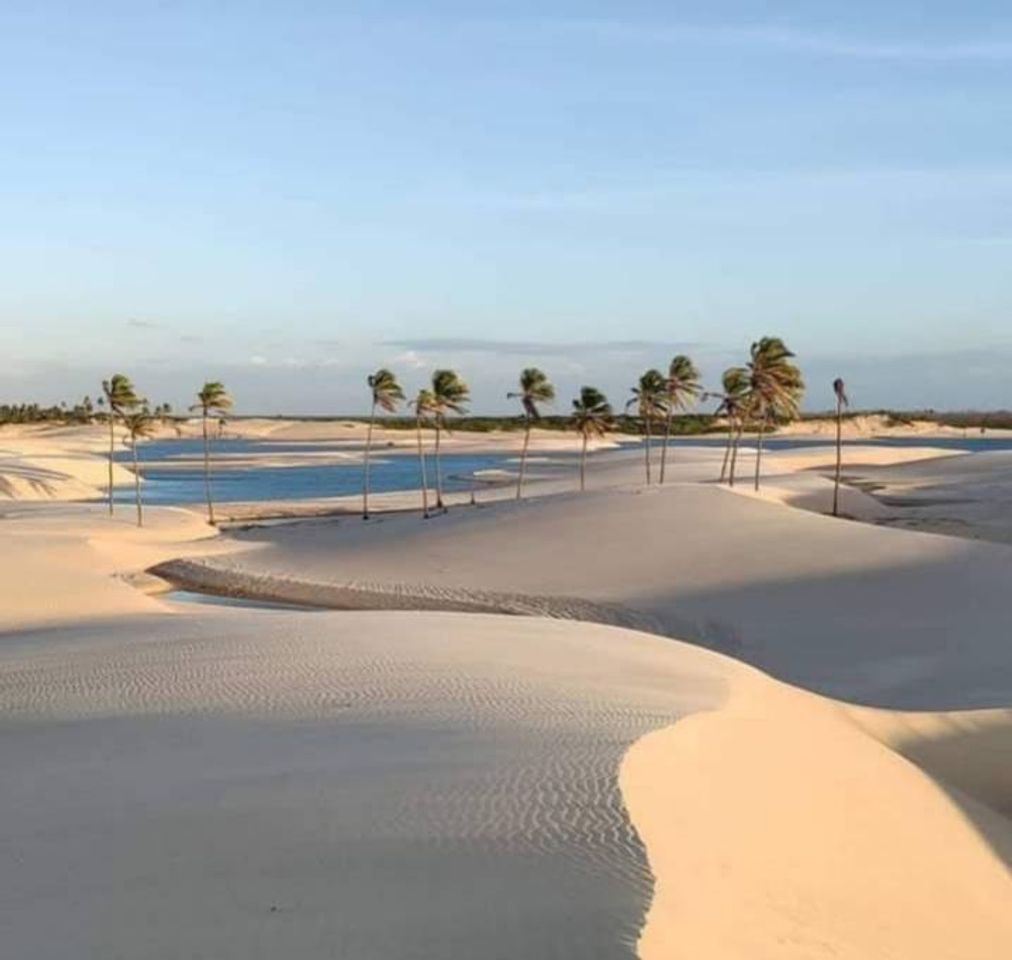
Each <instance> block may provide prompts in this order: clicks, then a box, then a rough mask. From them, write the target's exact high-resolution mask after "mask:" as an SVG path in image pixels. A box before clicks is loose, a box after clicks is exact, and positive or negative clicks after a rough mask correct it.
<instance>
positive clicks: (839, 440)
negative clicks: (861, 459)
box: [833, 396, 843, 517]
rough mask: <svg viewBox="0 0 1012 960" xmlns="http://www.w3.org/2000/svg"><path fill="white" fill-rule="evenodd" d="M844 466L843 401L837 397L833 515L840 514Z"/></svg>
mask: <svg viewBox="0 0 1012 960" xmlns="http://www.w3.org/2000/svg"><path fill="white" fill-rule="evenodd" d="M842 466H843V401H842V400H841V399H840V397H839V396H837V398H836V476H835V478H834V481H833V516H834V517H838V516H840V470H841V468H842Z"/></svg>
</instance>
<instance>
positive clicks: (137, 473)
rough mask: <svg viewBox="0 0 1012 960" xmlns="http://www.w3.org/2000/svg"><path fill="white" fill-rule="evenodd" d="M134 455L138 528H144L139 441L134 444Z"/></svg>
mask: <svg viewBox="0 0 1012 960" xmlns="http://www.w3.org/2000/svg"><path fill="white" fill-rule="evenodd" d="M133 455H134V497H135V498H136V500H137V526H138V527H143V526H144V513H143V511H142V510H141V468H140V464H138V463H137V440H136V439H134V442H133Z"/></svg>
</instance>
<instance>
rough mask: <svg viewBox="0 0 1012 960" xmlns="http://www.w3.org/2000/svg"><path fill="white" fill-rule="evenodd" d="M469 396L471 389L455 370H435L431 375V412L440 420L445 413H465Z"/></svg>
mask: <svg viewBox="0 0 1012 960" xmlns="http://www.w3.org/2000/svg"><path fill="white" fill-rule="evenodd" d="M470 398H471V391H470V389H469V388H468V386H467V384H466V383H465V382H464V381H463V380H461V379H460V376H459V375H458V373H457V371H456V370H437V371H436V372H435V373H434V374H433V375H432V401H433V412H434V413H435V415H436V416H437V417H438V418H439V419H440V420H442V419H443V418H444V417H445V416H446V414H447V413H457V414H462V413H467V407H466V406H465V404H466V403H467V401H468V400H469V399H470Z"/></svg>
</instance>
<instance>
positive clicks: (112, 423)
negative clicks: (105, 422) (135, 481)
mask: <svg viewBox="0 0 1012 960" xmlns="http://www.w3.org/2000/svg"><path fill="white" fill-rule="evenodd" d="M115 453H116V417H115V416H114V415H113V412H112V404H109V516H110V517H111V516H112V515H113V511H114V509H115V508H114V507H113V503H112V470H113V460H112V458H113V456H114V454H115Z"/></svg>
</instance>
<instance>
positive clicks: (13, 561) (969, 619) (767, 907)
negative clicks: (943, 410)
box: [0, 448, 1012, 960]
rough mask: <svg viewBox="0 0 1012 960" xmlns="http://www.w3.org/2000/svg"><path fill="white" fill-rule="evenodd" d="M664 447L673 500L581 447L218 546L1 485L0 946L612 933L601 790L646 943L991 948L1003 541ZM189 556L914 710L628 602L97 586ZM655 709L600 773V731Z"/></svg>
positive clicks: (611, 635)
mask: <svg viewBox="0 0 1012 960" xmlns="http://www.w3.org/2000/svg"><path fill="white" fill-rule="evenodd" d="M960 459H970V458H960ZM675 460H676V465H675V466H673V467H672V475H673V476H674V477H675V478H676V479H677V480H678V481H679V482H678V483H675V484H672V485H671V486H670V487H669V488H666V489H664V490H657V489H654V490H650V491H642V490H641V489H640V488H639V486H638V471H639V465H638V459H637V458H635V457H634V456H633V455H632V453H630V455H628V456H626V455H618V456H616V458H615V459H614V461H611V462H608V463H605V462H604V461H601V463H599V464H595V465H594V466H595V471H594V483H595V485H596V491H597V492H595V493H593V494H589V495H587V496H585V497H578V496H574V495H557V496H551V497H545V498H544V499H538V500H532V501H530V502H525V503H522V504H519V505H516V504H509V503H503V504H500V505H495V506H487V507H483V508H480V509H478V510H466V509H463V508H460V509H457V510H455V511H453V512H452V513H451V514H450V515H449V516H447V517H441V518H438V519H436V520H433V521H429V522H427V523H425V522H422V521H421V520H419V519H417V518H415V517H397V518H391V517H385V518H382V519H381V520H378V521H375V522H370V523H368V524H364V523H362V522H361V521H359V520H354V521H352V520H343V521H339V522H333V521H331V522H325V523H308V524H303V525H300V526H297V527H291V528H276V529H272V530H265V531H257V532H253V533H251V534H248V535H246V536H245V538H244V541H243V542H242V543H241V544H240V545H237V544H236V543H234V542H228V541H222V540H209V539H207V537H208V535H209V533H210V531H209V529H208V528H207V527H206V526H205V525H203V524H202V523H201V522H200V521H199V519H197V518H196V517H195V516H194V515H193V514H191V513H189V512H188V511H180V510H152V511H150V518H151V519H150V521H149V524H150V525H149V527H148V528H146V529H145V530H144V531H136V530H134V529H133V528H131V527H130V526H129V525H128V523H127V522H126V518H125V517H124V519H123V520H122V521H114V522H109V521H108V520H107V519H106V518H104V517H103V516H102V514H101V507H83V506H62V507H61V506H53V505H38V506H31V505H29V506H24V507H18V508H16V509H15V511H14V515H13V516H8V517H6V518H4V519H3V520H2V521H0V589H2V591H3V592H2V594H0V628H2V629H3V630H4V631H5V632H4V634H3V636H2V637H0V769H3V770H4V776H3V778H0V824H3V843H4V849H5V850H6V851H12V852H13V857H14V862H15V863H16V864H17V865H18V867H17V869H16V870H14V871H3V873H2V874H0V929H3V930H4V936H5V939H4V943H5V944H13V949H14V955H15V956H18V957H19V958H21V957H24V958H41V957H52V956H66V955H73V956H75V957H76V956H85V957H89V956H94V957H103V958H105V957H112V956H124V957H126V956H131V957H132V956H145V957H176V956H180V955H206V956H214V957H222V958H225V957H243V958H246V957H252V956H263V957H277V956H286V957H318V956H321V955H328V954H331V953H336V955H347V956H370V955H371V956H383V957H386V956H405V957H432V958H435V957H440V958H446V957H461V958H463V957H474V956H486V955H489V944H490V943H491V944H494V947H495V949H496V950H499V951H501V952H502V955H503V956H524V957H532V958H533V957H540V956H561V957H570V956H572V957H580V958H585V957H594V956H601V957H611V956H616V957H618V956H623V957H628V956H631V955H632V950H633V946H632V945H633V943H634V941H635V940H636V938H637V934H638V932H639V931H638V926H639V922H640V920H641V918H642V916H643V913H644V912H645V910H646V908H647V905H648V900H649V898H650V893H651V883H650V876H649V874H648V873H647V871H646V861H645V860H644V851H643V849H642V847H641V846H640V843H639V840H638V838H637V836H636V834H635V833H634V832H633V831H632V830H631V828H630V826H629V823H628V820H627V819H626V816H625V812H624V807H623V802H622V801H623V800H624V805H625V807H627V808H628V811H629V813H630V814H631V816H632V819H633V823H634V824H635V826H636V829H637V830H638V831H639V836H640V837H642V838H643V840H644V841H645V843H646V858H647V859H648V860H649V864H650V867H651V868H652V871H653V874H654V875H655V877H656V887H655V889H654V891H653V894H654V896H653V901H652V904H651V905H650V912H649V922H648V925H647V927H646V929H645V931H643V934H642V937H641V939H640V940H639V951H638V952H639V954H640V956H642V957H644V958H654V957H688V958H693V960H694V958H696V957H717V958H721V957H727V958H731V957H735V958H739V957H740V958H742V960H744V958H755V957H767V956H768V957H771V958H772V957H778V958H779V957H786V958H798V960H800V958H809V957H814V956H837V957H846V958H865V957H871V958H883V960H885V958H890V960H896V958H904V960H905V958H907V957H917V958H926V960H934V958H939V960H941V958H960V960H962V958H975V960H990V958H994V960H998V958H1004V957H1007V956H1008V955H1010V953H1012V911H1009V910H1008V909H1007V905H1008V903H1009V902H1012V881H1010V879H1009V873H1008V863H1009V862H1010V861H1012V824H1010V822H1009V819H1008V811H1009V808H1010V803H1009V797H1010V792H1009V789H1010V787H1009V780H1008V776H1007V770H1008V769H1010V767H1012V765H1010V764H1009V763H1008V762H1007V758H1008V756H1009V748H1010V744H1012V739H1010V736H1009V733H1010V730H1012V722H1010V718H1009V710H1008V707H1009V705H1010V703H1012V648H1010V647H1009V645H1008V643H1007V637H1006V633H1007V626H1006V625H1007V609H1008V604H1007V597H1008V595H1009V588H1010V587H1012V582H1010V580H1012V565H1010V564H1009V563H1008V561H1009V559H1010V558H1012V557H1010V554H1009V548H1008V547H1005V546H1002V545H995V544H977V543H969V542H964V541H960V540H956V539H952V538H946V537H935V536H927V535H922V534H915V533H910V532H907V531H902V530H893V529H883V528H876V527H871V526H868V525H865V524H857V523H852V522H846V521H834V520H832V519H829V518H825V517H820V516H817V515H815V514H812V513H805V512H802V511H798V510H794V509H791V508H790V507H788V506H785V505H784V504H782V503H770V502H764V501H763V500H762V499H756V498H751V497H742V496H735V495H733V494H730V493H728V492H727V491H726V490H722V489H718V488H716V487H714V486H708V485H700V484H699V482H698V481H699V480H702V479H704V478H706V477H709V476H712V473H713V468H714V465H715V463H716V464H719V451H715V450H709V451H704V452H701V453H700V452H693V451H691V450H689V449H688V448H685V449H681V450H679V451H678V456H677V457H676V458H675ZM776 461H777V457H776V456H774V457H771V461H770V462H771V470H772V471H773V474H774V475H777V474H779V475H778V476H775V479H774V481H773V482H772V483H771V487H774V488H777V487H780V488H789V487H790V484H791V483H792V482H793V481H792V480H791V476H790V473H791V471H792V470H793V469H795V468H796V464H795V466H794V467H790V468H789V467H787V466H785V465H783V464H781V465H780V466H777V463H776ZM953 462H955V461H953ZM817 479H818V478H817ZM566 482H567V483H568V482H569V481H568V480H567V481H566ZM805 482H808V481H807V480H806V481H805ZM560 483H561V481H559V480H549V481H546V482H545V483H544V484H542V485H541V489H543V490H545V491H550V490H553V489H558V488H559V484H560ZM854 496H855V498H857V499H861V498H864V497H865V496H866V495H865V494H861V493H859V492H858V493H855V494H854ZM239 546H241V547H242V548H243V550H244V552H242V553H236V552H235V551H236V550H237V549H238V547H239ZM220 551H226V553H225V554H224V555H223V556H213V557H210V558H208V556H207V554H209V553H218V552H220ZM179 555H187V556H191V557H194V558H195V559H194V562H195V563H198V564H199V563H206V562H211V563H213V564H214V565H215V568H216V569H217V570H219V571H224V575H226V576H228V577H231V578H234V579H235V580H236V581H237V582H240V583H242V584H245V585H246V586H250V585H251V584H252V587H251V589H261V590H264V591H268V592H269V591H271V590H274V589H277V588H278V587H279V585H280V587H282V588H295V589H302V590H309V591H310V592H314V591H315V592H316V593H317V594H318V595H319V596H320V598H321V599H322V600H324V601H326V600H327V598H328V594H329V593H331V592H333V591H337V593H338V594H339V595H340V597H341V598H343V599H344V600H346V601H348V602H353V601H354V599H355V597H356V595H358V596H361V595H363V594H366V595H368V598H369V603H370V604H372V605H376V606H398V605H402V606H403V605H412V604H414V605H425V604H419V598H420V599H421V600H422V601H432V603H433V604H434V605H438V604H443V605H448V606H453V605H466V604H467V603H474V602H477V603H479V604H482V603H484V604H487V605H488V606H489V608H492V609H495V608H497V605H499V604H503V603H506V604H514V605H520V606H523V605H527V609H525V610H523V611H522V612H528V613H538V614H542V615H544V614H547V615H549V616H559V617H572V616H577V617H581V616H583V617H588V616H590V617H591V618H595V619H602V618H604V619H606V615H607V616H611V615H614V620H615V621H617V622H624V620H623V618H624V617H625V616H627V615H632V616H634V617H636V618H639V620H640V621H642V625H644V626H649V627H652V628H654V629H656V630H658V631H661V632H666V633H677V634H679V635H682V636H690V637H691V638H694V639H700V640H702V641H704V642H706V643H709V644H711V645H714V646H718V647H720V648H722V649H724V650H728V651H731V652H734V653H735V654H736V655H737V656H739V657H741V658H746V659H749V660H751V661H752V662H753V663H756V664H760V665H762V666H763V667H764V668H765V669H766V670H768V671H770V672H773V673H775V674H777V675H778V676H780V677H782V678H789V679H791V680H792V681H794V682H796V683H799V684H802V685H805V686H808V687H811V688H814V689H819V690H822V691H829V692H832V693H834V694H836V695H838V696H841V697H844V698H847V699H858V700H861V701H863V702H865V703H869V704H875V705H876V706H877V707H879V708H881V707H883V706H892V707H895V706H904V707H916V708H917V709H919V710H924V711H926V712H925V713H917V714H911V713H901V712H896V711H893V710H884V709H868V708H864V707H862V708H851V707H845V706H843V705H841V704H839V703H836V702H833V701H830V700H826V699H824V698H822V697H819V696H816V695H815V694H812V693H807V692H804V691H801V690H797V689H794V688H791V687H788V686H786V685H785V684H783V683H781V682H777V681H774V680H771V679H770V678H769V677H767V676H765V675H764V674H762V673H759V672H758V671H757V670H755V669H752V668H751V667H746V666H743V665H741V664H739V663H737V662H736V661H734V660H731V659H730V658H727V657H724V656H721V655H719V654H717V653H713V652H709V651H706V650H702V649H699V648H698V647H693V646H689V645H686V644H683V643H679V642H677V641H675V640H671V639H667V638H665V637H661V636H650V635H647V634H644V633H640V632H630V631H627V630H622V629H619V628H617V627H615V626H600V625H591V624H586V623H572V622H570V623H565V622H559V621H554V622H553V621H550V620H546V619H541V618H538V619H534V618H517V617H503V616H489V615H481V616H479V615H474V614H467V613H445V612H425V613H422V612H405V611H398V610H380V611H377V612H371V613H362V612H356V613H337V614H331V613H289V612H273V611H256V612H254V611H241V610H231V609H225V608H208V607H201V608H198V607H195V606H191V607H183V606H181V605H173V604H171V603H166V602H165V601H164V600H159V599H156V598H153V597H150V596H147V595H144V594H142V593H141V592H139V591H137V590H134V589H133V588H132V587H130V586H129V585H128V584H127V582H126V581H125V580H124V577H125V576H127V575H130V574H132V573H136V572H137V571H139V570H142V569H143V568H145V567H147V566H150V565H151V564H154V563H157V562H160V561H163V560H166V559H168V558H170V557H173V556H179ZM520 606H518V607H516V608H515V609H517V610H519V609H520ZM598 613H600V614H601V617H597V614H598ZM694 632H695V633H694ZM696 634H698V636H696ZM954 707H974V708H976V709H974V710H972V711H968V712H957V713H952V712H949V713H946V712H942V711H944V710H946V709H948V708H954ZM985 708H986V709H985ZM674 719H678V722H677V723H675V724H674V725H673V726H665V725H666V724H670V723H671V721H672V720H674ZM658 728H663V729H658ZM652 729H653V730H656V731H657V732H654V733H651V734H649V735H648V736H646V737H645V738H644V739H640V740H638V741H637V742H636V743H635V745H634V746H633V747H632V749H631V751H629V752H628V753H627V754H626V755H625V759H624V762H622V774H621V787H622V792H621V794H620V793H619V791H618V780H617V774H618V767H619V764H620V761H621V758H622V753H623V751H625V750H626V748H627V747H628V746H629V744H630V743H632V742H633V741H634V740H636V738H637V737H640V736H641V735H642V734H644V733H647V732H648V731H650V730H652ZM68 950H70V951H72V954H68Z"/></svg>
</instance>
